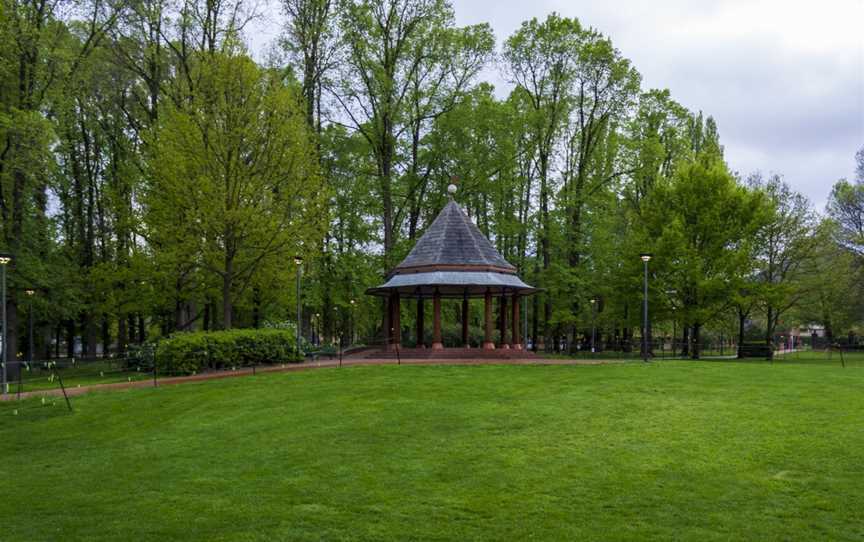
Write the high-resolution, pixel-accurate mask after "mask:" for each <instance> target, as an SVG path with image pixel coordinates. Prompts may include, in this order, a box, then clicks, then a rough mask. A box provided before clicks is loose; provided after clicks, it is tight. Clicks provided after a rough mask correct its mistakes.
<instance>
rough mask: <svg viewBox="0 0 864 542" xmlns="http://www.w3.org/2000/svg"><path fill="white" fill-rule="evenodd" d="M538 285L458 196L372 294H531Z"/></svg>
mask: <svg viewBox="0 0 864 542" xmlns="http://www.w3.org/2000/svg"><path fill="white" fill-rule="evenodd" d="M536 291H538V290H537V288H534V287H532V286H529V285H528V284H525V283H524V282H522V280H521V279H520V278H519V277H518V275H517V274H516V267H515V266H513V265H512V264H511V263H510V262H508V261H507V260H505V259H504V257H503V256H502V255H501V253H499V252H498V251H497V250H496V249H495V247H494V246H493V245H492V243H491V242H490V241H489V239H487V238H486V236H484V235H483V233H482V232H481V231H480V229H479V228H478V227H477V226H476V225H475V224H474V223H473V222H472V221H471V219H470V218H469V217H468V215H467V214H466V213H465V211H463V210H462V208H461V207H460V206H459V205H458V204H457V203H456V202H455V201H453V200H452V199H451V200H450V201H449V202H447V205H445V206H444V209H442V210H441V212H440V213H439V214H438V216H437V217H436V218H435V220H434V221H433V222H432V224H431V225H430V226H429V228H428V229H427V230H426V233H424V234H423V236H422V237H420V240H419V241H417V244H416V245H414V248H413V249H411V252H409V253H408V256H407V257H406V258H405V259H404V260H403V261H402V263H400V264H399V265H397V266H396V267H395V268H393V270H392V271H391V272H390V273H389V275H388V280H387V282H386V283H384V284H382V285H381V286H378V287H376V288H370V289H368V290H367V291H366V293H367V294H371V295H383V296H386V295H390V294H391V293H399V294H400V295H402V296H406V297H418V296H423V297H426V296H431V295H433V294H434V293H436V292H437V293H439V294H440V295H441V296H444V297H462V296H465V295H468V296H479V295H484V294H486V293H492V294H496V295H497V294H505V293H508V294H516V293H518V294H522V295H526V294H531V293H534V292H536Z"/></svg>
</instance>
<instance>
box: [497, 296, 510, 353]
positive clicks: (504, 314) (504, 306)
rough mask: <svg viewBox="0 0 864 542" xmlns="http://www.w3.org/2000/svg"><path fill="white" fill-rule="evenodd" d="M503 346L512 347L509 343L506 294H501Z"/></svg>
mask: <svg viewBox="0 0 864 542" xmlns="http://www.w3.org/2000/svg"><path fill="white" fill-rule="evenodd" d="M499 308H500V312H501V315H500V316H501V322H500V323H501V348H510V345H509V344H508V343H507V296H506V295H505V294H503V293H502V294H501V305H500V307H499Z"/></svg>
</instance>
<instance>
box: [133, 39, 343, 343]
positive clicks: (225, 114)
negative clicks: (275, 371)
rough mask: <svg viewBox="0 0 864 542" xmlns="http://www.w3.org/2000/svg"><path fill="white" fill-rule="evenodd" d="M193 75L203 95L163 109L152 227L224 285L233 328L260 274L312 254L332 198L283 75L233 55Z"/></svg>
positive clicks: (226, 322) (212, 60) (154, 163)
mask: <svg viewBox="0 0 864 542" xmlns="http://www.w3.org/2000/svg"><path fill="white" fill-rule="evenodd" d="M194 75H195V78H196V79H198V80H200V81H201V83H202V84H201V85H199V87H198V89H199V90H198V92H196V93H195V95H194V96H193V97H192V99H191V101H190V102H189V103H188V104H185V105H183V106H182V107H176V106H174V105H173V104H170V105H168V106H167V107H165V108H164V109H163V111H162V113H161V116H162V119H163V120H162V122H161V125H160V127H159V129H158V131H156V132H154V133H153V135H152V143H151V145H152V147H151V150H150V157H151V159H150V163H149V170H150V172H151V174H152V181H151V183H150V186H148V189H147V198H146V199H147V203H148V206H149V212H148V215H147V221H148V228H149V231H150V234H151V236H152V238H153V240H154V242H158V243H159V245H161V246H165V245H171V244H175V245H176V244H178V243H179V244H181V245H182V246H183V250H184V251H190V250H191V252H187V253H186V254H185V257H186V258H187V260H186V261H187V262H189V263H190V264H191V265H194V266H196V267H198V268H200V269H202V270H204V271H205V272H207V273H210V274H212V275H214V276H215V277H217V278H218V280H219V282H220V287H221V294H222V319H223V326H224V327H225V328H230V327H231V326H232V324H233V316H232V309H233V303H234V300H235V298H236V296H237V295H239V294H241V293H242V292H243V291H244V290H245V289H246V288H247V287H248V286H249V284H250V283H251V281H252V279H253V277H254V276H255V274H256V272H257V271H258V270H259V268H261V267H262V266H263V265H264V264H265V263H266V262H267V261H268V260H272V259H280V260H282V261H284V260H286V259H288V258H289V257H290V256H291V255H293V254H294V253H295V251H304V250H305V252H307V253H308V254H311V253H312V250H313V248H314V245H313V243H312V242H314V240H315V239H318V238H320V229H321V228H322V227H323V226H324V225H325V224H326V211H325V209H324V208H323V203H324V201H325V200H324V196H326V194H324V192H323V191H321V190H320V189H321V177H320V175H319V173H318V167H317V160H316V158H315V149H314V140H313V138H312V136H311V133H310V131H309V129H308V127H307V125H306V122H305V114H303V112H302V110H301V109H300V102H299V101H298V99H297V97H296V95H295V93H294V92H293V91H292V90H291V89H290V88H288V87H286V86H285V85H284V84H283V82H282V81H281V79H280V78H279V77H278V76H277V74H275V73H273V72H270V71H265V70H262V69H261V68H259V67H258V66H256V65H255V63H254V62H253V61H252V60H251V59H249V58H248V57H247V56H245V54H243V53H241V52H237V51H234V50H230V49H229V50H227V51H226V52H220V53H216V54H213V55H211V56H208V57H207V58H206V59H202V61H201V62H200V63H198V65H197V67H196V71H195V73H194ZM310 241H311V242H310ZM304 242H306V243H307V245H306V246H305V249H303V248H301V247H302V246H303V243H304ZM310 245H311V246H310Z"/></svg>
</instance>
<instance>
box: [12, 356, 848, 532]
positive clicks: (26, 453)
mask: <svg viewBox="0 0 864 542" xmlns="http://www.w3.org/2000/svg"><path fill="white" fill-rule="evenodd" d="M862 388H864V370H861V366H860V365H859V366H858V368H855V367H852V368H847V369H845V370H844V369H842V368H840V367H839V365H836V364H835V365H818V364H780V363H775V364H774V365H769V364H767V363H733V362H683V361H680V362H679V361H672V362H664V363H654V364H639V363H630V364H612V365H605V366H581V367H568V366H546V367H532V366H508V367H504V366H474V367H457V366H438V367H435V366H427V367H420V366H413V367H411V366H402V367H397V366H381V367H356V368H344V369H341V370H317V371H304V372H300V373H279V374H269V375H259V376H257V377H251V376H250V377H243V378H236V379H228V380H220V381H212V382H204V383H198V384H187V385H183V386H170V387H164V388H157V389H153V388H142V389H136V390H128V391H121V392H110V393H94V394H90V395H87V396H83V397H76V398H73V406H74V407H75V412H74V413H73V414H66V413H64V410H63V407H62V405H61V403H60V402H58V403H57V406H53V407H52V406H47V407H42V406H41V405H40V404H39V403H38V402H37V401H38V400H33V401H28V402H27V403H26V404H18V405H15V404H0V454H2V457H3V462H2V467H0V472H2V476H3V480H4V483H3V484H2V485H0V488H2V489H0V499H2V502H5V503H7V511H8V512H9V513H10V514H11V515H7V516H6V520H5V521H4V522H3V523H2V525H0V539H2V540H4V541H13V540H27V541H33V540H117V539H121V538H122V539H128V540H136V541H141V540H208V541H209V540H214V541H217V540H231V541H234V540H240V541H244V540H392V539H398V540H480V539H483V540H526V539H535V540H576V539H583V540H657V539H667V540H668V539H675V540H694V541H696V540H698V541H710V540H760V541H763V540H862V538H864V462H862V456H864V452H862V450H864V424H862V420H864V396H862ZM49 404H50V403H49ZM13 407H14V408H17V409H18V410H19V414H18V415H17V416H13V415H12V413H11V409H12V408H13Z"/></svg>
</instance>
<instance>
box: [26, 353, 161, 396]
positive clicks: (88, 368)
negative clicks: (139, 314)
mask: <svg viewBox="0 0 864 542" xmlns="http://www.w3.org/2000/svg"><path fill="white" fill-rule="evenodd" d="M57 374H59V375H60V376H61V377H62V378H63V385H64V386H66V388H67V389H69V388H74V387H80V386H90V385H93V384H110V383H114V382H133V381H137V380H149V379H152V378H153V373H152V372H148V371H146V370H145V371H136V370H134V369H129V368H126V367H124V366H123V364H122V363H120V362H117V361H112V360H105V361H92V362H84V363H80V362H79V363H78V364H76V365H72V366H70V365H66V364H64V365H61V366H59V367H56V368H47V367H44V366H43V364H42V363H40V362H34V363H32V364H30V365H29V369H28V365H22V367H21V391H22V393H23V392H28V391H38V390H46V389H60V382H59V381H58V379H57V377H56V375H57ZM9 389H10V391H11V392H12V393H15V392H17V390H18V380H14V379H13V380H12V381H11V382H10V383H9Z"/></svg>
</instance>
